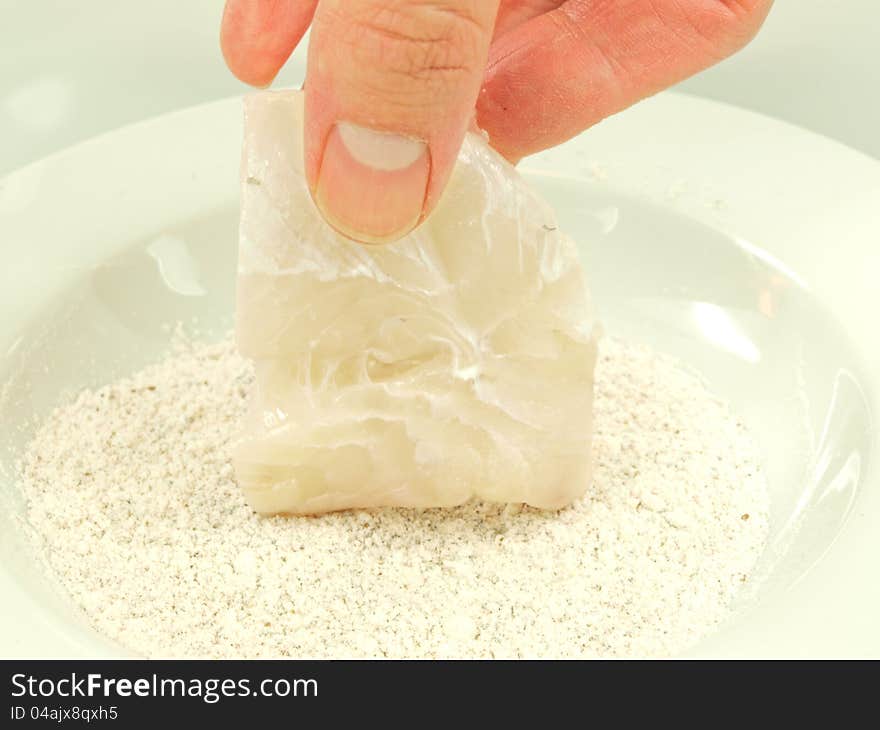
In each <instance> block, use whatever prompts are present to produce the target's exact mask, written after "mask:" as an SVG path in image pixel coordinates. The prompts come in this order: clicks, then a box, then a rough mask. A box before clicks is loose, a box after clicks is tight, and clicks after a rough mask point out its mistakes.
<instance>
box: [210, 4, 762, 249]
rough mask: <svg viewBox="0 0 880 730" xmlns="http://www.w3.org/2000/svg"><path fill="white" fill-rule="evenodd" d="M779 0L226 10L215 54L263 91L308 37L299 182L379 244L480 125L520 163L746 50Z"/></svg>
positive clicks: (431, 200) (337, 222)
mask: <svg viewBox="0 0 880 730" xmlns="http://www.w3.org/2000/svg"><path fill="white" fill-rule="evenodd" d="M771 4H772V0H227V3H226V9H225V11H224V15H223V23H222V29H221V46H222V49H223V54H224V56H225V58H226V62H227V64H228V65H229V68H230V69H231V70H232V72H233V73H234V74H235V75H236V76H238V78H240V79H241V80H242V81H245V82H247V83H249V84H253V85H255V86H266V85H268V84H269V83H271V81H272V79H273V78H274V77H275V75H276V74H277V73H278V71H279V70H280V68H281V67H282V66H283V65H284V63H285V61H286V60H287V58H288V57H289V56H290V54H291V53H292V52H293V49H294V48H295V47H296V45H297V44H298V43H299V41H300V40H301V39H302V37H303V35H304V34H305V32H306V30H307V29H308V27H309V25H311V26H312V33H311V41H310V44H309V54H308V65H307V72H306V84H305V94H306V100H305V103H306V124H305V160H306V177H307V179H308V184H309V187H310V189H311V191H312V195H313V197H314V199H315V202H316V203H317V205H318V208H319V209H320V210H321V212H322V214H323V215H324V217H325V218H326V219H327V221H328V222H329V223H330V224H331V225H333V226H334V227H335V228H336V229H337V230H339V231H340V232H342V233H343V234H345V235H347V236H348V237H350V238H353V239H355V240H358V241H363V242H366V243H381V242H385V241H391V240H395V239H397V238H400V237H401V236H403V235H405V234H406V233H408V232H409V231H410V230H412V229H413V228H414V227H415V226H416V225H418V223H419V222H420V221H421V220H422V219H423V218H424V217H425V216H426V215H427V214H428V213H429V212H430V211H431V209H432V208H433V207H434V205H435V204H436V202H437V200H438V198H439V197H440V194H441V193H442V191H443V188H444V186H445V184H446V182H447V180H448V178H449V175H450V173H451V171H452V167H453V165H454V163H455V159H456V156H457V155H458V150H459V147H460V146H461V142H462V139H463V138H464V134H465V132H466V131H467V129H468V127H469V126H470V125H471V124H472V122H473V120H474V110H475V109H476V122H477V124H478V125H479V127H480V128H482V129H483V130H485V131H486V132H487V133H488V134H489V139H490V142H491V144H492V146H493V147H495V149H497V150H498V151H499V152H501V153H502V154H503V155H505V156H506V157H507V158H508V159H510V160H512V161H514V162H515V161H517V160H519V159H520V158H521V157H523V156H524V155H527V154H530V153H532V152H537V151H539V150H541V149H545V148H547V147H551V146H553V145H556V144H559V143H561V142H563V141H565V140H566V139H568V138H570V137H572V136H574V135H575V134H577V133H578V132H581V131H583V130H584V129H586V128H587V127H589V126H591V125H592V124H595V123H596V122H597V121H599V120H600V119H602V118H603V117H606V116H608V115H609V114H613V113H614V112H617V111H619V110H621V109H623V108H625V107H627V106H629V105H630V104H633V103H634V102H636V101H638V100H639V99H642V98H644V97H646V96H649V95H650V94H653V93H656V92H657V91H660V90H661V89H663V88H665V87H667V86H670V85H671V84H674V83H676V82H677V81H680V80H682V79H684V78H686V77H688V76H690V75H692V74H694V73H696V72H697V71H700V70H702V69H704V68H706V67H708V66H710V65H712V64H713V63H716V62H717V61H720V60H721V59H723V58H725V57H726V56H729V55H730V54H732V53H734V52H735V51H737V50H738V49H739V48H741V47H742V46H744V45H745V44H746V43H747V42H748V41H749V40H750V39H751V38H752V37H753V36H754V34H755V33H756V32H757V30H758V28H759V27H760V25H761V23H762V22H763V20H764V18H765V17H766V15H767V12H768V11H769V9H770V5H771Z"/></svg>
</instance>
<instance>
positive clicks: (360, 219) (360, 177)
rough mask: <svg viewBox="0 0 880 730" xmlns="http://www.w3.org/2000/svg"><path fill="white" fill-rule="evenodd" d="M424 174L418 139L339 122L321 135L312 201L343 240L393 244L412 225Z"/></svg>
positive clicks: (426, 159)
mask: <svg viewBox="0 0 880 730" xmlns="http://www.w3.org/2000/svg"><path fill="white" fill-rule="evenodd" d="M430 170H431V161H430V155H429V153H428V146H427V145H426V144H425V143H424V142H422V141H421V140H418V139H414V138H412V137H404V136H402V135H399V134H392V133H389V132H379V131H376V130H373V129H368V128H366V127H361V126H359V125H356V124H350V123H348V122H339V123H338V124H337V125H336V126H335V127H334V128H333V129H332V130H331V132H330V134H329V135H328V137H327V144H326V146H325V148H324V156H323V159H322V161H321V170H320V172H319V173H318V183H317V185H316V187H315V202H316V204H317V205H318V208H319V209H320V211H321V213H322V215H323V216H324V218H325V219H326V220H327V222H328V223H329V224H330V225H331V226H333V227H334V228H335V229H336V230H338V231H339V232H340V233H342V234H343V235H345V236H347V237H348V238H352V239H354V240H356V241H362V242H364V243H386V242H389V241H394V240H396V239H398V238H400V237H402V236H404V235H406V234H407V233H409V232H410V231H411V230H412V229H413V228H415V226H416V225H417V224H418V222H419V219H420V218H421V215H422V206H423V205H424V202H425V191H426V190H427V187H428V176H429V174H430Z"/></svg>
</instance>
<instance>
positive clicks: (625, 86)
mask: <svg viewBox="0 0 880 730" xmlns="http://www.w3.org/2000/svg"><path fill="white" fill-rule="evenodd" d="M771 4H772V0H679V1H678V2H669V3H659V2H655V1H654V0H634V1H631V2H605V1H604V0H568V2H566V3H564V4H563V5H562V6H560V7H559V8H558V9H556V10H552V11H550V12H548V13H545V14H543V15H541V16H539V17H536V18H533V19H531V20H529V21H527V22H526V23H524V24H522V25H519V26H518V27H516V28H515V29H513V30H512V31H510V32H508V33H506V34H505V35H503V36H502V37H500V38H498V40H497V41H496V42H495V43H493V45H492V49H491V52H490V57H489V62H488V66H487V71H486V78H485V80H484V84H483V88H482V90H481V93H480V97H479V99H478V102H477V119H478V122H479V125H480V127H481V128H483V129H485V130H486V131H487V132H488V134H489V137H490V139H491V141H492V144H493V145H494V146H495V147H496V149H498V150H499V151H500V152H502V154H504V155H505V156H506V157H508V159H511V160H513V161H516V160H518V159H520V158H521V157H523V156H525V155H528V154H531V153H533V152H538V151H540V150H542V149H546V148H547V147H552V146H554V145H557V144H560V143H562V142H564V141H565V140H567V139H569V138H571V137H573V136H574V135H576V134H578V133H579V132H581V131H583V130H584V129H586V128H588V127H590V126H591V125H593V124H595V123H596V122H598V121H599V120H601V119H603V118H604V117H606V116H609V115H610V114H614V113H615V112H618V111H620V110H621V109H624V108H626V107H628V106H630V105H631V104H633V103H635V102H636V101H638V100H640V99H642V98H644V97H646V96H650V95H651V94H654V93H656V92H658V91H660V90H661V89H664V88H666V87H668V86H671V85H672V84H674V83H677V82H678V81H681V80H683V79H685V78H687V77H688V76H691V75H693V74H694V73H697V72H698V71H701V70H702V69H704V68H707V67H708V66H711V65H712V64H714V63H716V62H718V61H720V60H721V59H723V58H725V57H727V56H729V55H731V54H732V53H734V52H735V51H737V50H739V49H740V48H742V47H743V46H744V45H745V44H746V43H747V42H748V41H749V40H750V39H751V38H752V37H753V36H754V35H755V33H757V31H758V29H759V28H760V26H761V24H762V23H763V21H764V18H765V17H766V15H767V13H768V12H769V10H770V6H771Z"/></svg>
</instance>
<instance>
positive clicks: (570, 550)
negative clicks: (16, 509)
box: [19, 337, 768, 657]
mask: <svg viewBox="0 0 880 730" xmlns="http://www.w3.org/2000/svg"><path fill="white" fill-rule="evenodd" d="M252 378H253V374H252V371H251V369H250V365H249V364H248V363H247V362H245V361H244V360H243V359H242V358H240V357H239V356H238V354H237V353H236V351H235V348H234V345H233V343H232V341H231V339H230V340H226V341H224V342H222V343H220V344H189V345H183V346H179V347H178V349H177V350H176V351H175V352H174V353H173V354H172V355H171V356H170V357H169V359H167V360H166V361H164V362H162V363H160V364H158V365H155V366H152V367H148V368H146V369H145V370H143V371H141V372H139V373H137V374H135V375H133V376H131V377H129V378H126V379H124V380H120V381H118V382H116V383H114V384H112V385H109V386H107V387H104V388H101V389H100V390H97V391H85V392H83V393H81V394H80V395H79V396H78V397H77V398H76V399H75V400H74V401H73V402H72V403H69V404H67V405H64V406H62V407H60V408H58V409H57V410H55V412H54V413H53V414H52V415H51V416H50V417H49V418H48V419H47V421H46V422H45V423H44V424H43V425H42V426H41V428H40V429H39V431H38V433H37V434H36V436H35V438H34V440H33V442H32V443H31V444H30V446H29V448H28V450H27V452H26V453H25V455H24V457H23V459H22V461H21V464H20V465H19V469H20V480H21V485H22V489H23V491H24V495H25V497H26V499H27V503H28V508H27V521H28V530H29V531H30V532H31V534H32V536H33V539H34V541H35V545H36V548H37V551H38V554H39V555H40V557H41V558H42V559H43V561H44V563H45V565H46V567H47V569H48V571H49V572H50V574H51V576H52V577H53V578H54V579H55V581H56V582H57V584H58V585H59V587H60V589H61V590H62V591H63V592H64V593H65V594H66V595H68V596H69V598H70V600H72V601H73V602H74V603H75V604H76V605H77V606H79V607H80V608H81V609H82V612H83V613H84V615H85V617H86V619H87V620H88V621H89V622H90V623H91V624H92V626H93V627H94V628H95V629H96V630H97V631H98V632H100V633H101V634H103V635H105V636H106V637H108V638H110V639H113V640H115V641H117V642H119V643H121V644H122V645H123V646H124V647H127V648H128V649H129V650H130V651H132V652H135V653H138V654H143V655H148V656H177V657H189V656H195V657H582V656H633V655H634V656H657V655H669V654H674V653H676V652H680V651H681V650H683V649H685V648H686V647H688V646H689V645H691V644H692V643H693V642H695V641H696V640H697V639H699V638H700V637H701V636H703V635H705V634H706V633H707V632H709V631H711V630H712V629H713V627H715V626H716V625H717V624H718V623H719V622H720V621H721V620H722V619H723V618H724V617H725V616H726V615H727V613H728V610H729V606H730V602H731V599H732V597H733V596H734V595H735V594H736V593H737V591H738V590H739V589H741V587H742V585H743V583H744V581H745V580H746V579H747V577H748V575H749V573H750V571H751V570H752V568H753V566H754V564H755V562H756V560H757V558H758V556H759V554H760V553H761V551H762V550H763V547H764V545H765V542H766V539H767V533H768V521H767V515H768V494H767V488H766V484H765V480H764V477H763V475H762V473H761V469H760V466H759V460H758V455H757V450H756V447H755V445H754V443H753V442H752V440H751V439H750V438H749V435H748V433H746V431H745V430H744V429H743V427H742V426H741V425H740V424H739V423H738V422H737V420H736V419H735V418H734V417H733V416H731V415H730V413H729V412H728V409H727V407H726V406H725V404H724V403H723V402H722V401H720V400H719V399H717V398H716V397H714V396H713V395H711V394H710V393H709V392H708V391H707V390H706V388H705V386H704V384H703V383H702V382H701V380H700V379H699V378H698V377H697V376H695V375H693V374H690V373H689V372H687V371H685V370H684V369H682V368H681V367H680V366H679V364H678V363H677V362H676V361H674V360H673V359H671V358H668V357H666V356H662V355H659V354H656V353H654V352H653V351H651V350H649V349H647V348H645V347H641V346H637V345H632V344H627V343H624V342H621V341H619V340H615V339H614V338H611V337H606V338H605V339H604V340H603V342H602V345H601V348H600V359H599V363H598V367H597V379H596V402H595V429H596V432H595V442H594V445H593V458H594V460H595V473H594V483H593V485H592V487H591V488H590V489H589V490H588V492H587V494H586V496H585V497H584V498H583V499H581V500H579V501H577V502H576V503H575V504H574V505H573V506H571V507H569V508H566V509H563V510H561V511H559V512H542V511H539V510H536V509H531V508H522V507H520V506H510V505H508V506H504V505H495V504H485V503H477V502H474V503H470V504H467V505H464V506H462V507H458V508H455V509H448V510H441V509H437V510H427V511H416V510H404V509H387V510H377V511H373V512H363V511H359V512H342V513H334V514H329V515H325V516H322V517H260V516H258V515H256V514H254V513H253V512H252V510H251V509H250V508H249V507H248V506H247V504H246V503H245V500H244V498H243V496H242V494H241V492H240V490H239V488H238V486H237V485H236V483H235V480H234V477H233V473H232V468H231V465H230V462H229V448H230V444H231V440H232V439H233V438H234V435H235V433H236V429H237V428H238V424H239V422H240V419H241V417H242V415H243V411H244V407H245V395H246V393H247V391H248V389H249V387H250V384H251V382H252ZM746 516H748V517H746Z"/></svg>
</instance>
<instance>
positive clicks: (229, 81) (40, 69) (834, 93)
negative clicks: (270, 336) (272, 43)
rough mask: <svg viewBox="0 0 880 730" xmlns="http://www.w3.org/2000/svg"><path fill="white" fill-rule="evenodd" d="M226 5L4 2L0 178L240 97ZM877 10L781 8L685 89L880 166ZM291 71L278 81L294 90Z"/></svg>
mask: <svg viewBox="0 0 880 730" xmlns="http://www.w3.org/2000/svg"><path fill="white" fill-rule="evenodd" d="M222 5H223V3H222V0H0V174H4V173H6V172H9V171H10V170H12V169H14V168H16V167H20V166H22V165H24V164H26V163H28V162H30V161H32V160H35V159H38V158H40V157H43V156H45V155H47V154H50V153H51V152H54V151H56V150H58V149H61V148H63V147H66V146H68V145H70V144H73V143H75V142H77V141H79V140H81V139H85V138H87V137H91V136H93V135H95V134H98V133H100V132H103V131H107V130H109V129H113V128H114V127H118V126H120V125H123V124H127V123H129V122H133V121H137V120H140V119H144V118H147V117H151V116H154V115H157V114H161V113H163V112H166V111H169V110H172V109H178V108H182V107H186V106H191V105H194V104H198V103H201V102H204V101H209V100H212V99H217V98H221V97H226V96H230V95H234V94H238V93H241V92H242V91H243V90H244V87H243V86H242V85H241V84H239V83H238V82H237V81H235V80H234V79H233V78H232V77H231V76H230V75H229V73H228V72H227V70H226V68H225V67H224V65H223V60H222V58H221V56H220V51H219V48H218V42H217V36H218V26H219V19H220V14H221V11H222ZM878 39H880V3H878V2H877V1H876V0H777V2H776V6H775V7H774V9H773V11H772V12H771V14H770V18H769V19H768V21H767V24H766V26H765V27H764V30H763V31H762V33H761V35H760V36H759V37H758V39H757V40H756V41H755V42H754V43H753V44H752V45H751V46H749V47H748V48H747V49H746V50H745V51H742V52H741V53H740V54H739V55H738V56H736V57H734V58H733V59H730V60H728V61H726V62H725V63H723V64H721V65H720V66H717V67H716V68H714V69H711V70H710V71H708V72H705V73H704V74H702V75H700V76H698V77H696V78H694V79H691V80H689V81H687V82H685V83H684V84H682V85H681V88H682V89H684V90H686V91H689V92H691V93H695V94H699V95H701V96H707V97H711V98H713V99H720V100H724V101H728V102H731V103H734V104H738V105H741V106H744V107H748V108H751V109H755V110H758V111H761V112H764V113H766V114H770V115H772V116H776V117H781V118H783V119H786V120H788V121H791V122H794V123H797V124H800V125H802V126H804V127H807V128H809V129H812V130H814V131H817V132H820V133H822V134H825V135H828V136H830V137H834V138H837V139H839V140H841V141H843V142H845V143H847V144H849V145H850V146H852V147H855V148H857V149H860V150H862V151H864V152H867V153H868V154H871V155H873V156H875V157H878V158H880V98H878V97H880V60H878V58H877V52H878V50H877V48H878V43H880V40H878ZM294 80H295V75H294V74H293V73H292V72H291V71H290V70H288V71H287V72H282V74H281V76H280V77H279V82H280V83H281V84H284V83H287V84H290V83H291V82H292V81H294Z"/></svg>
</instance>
